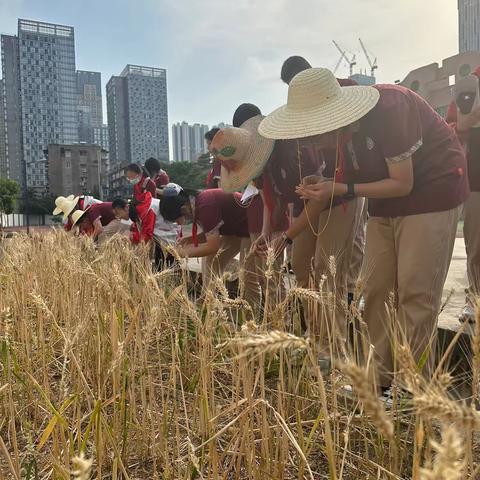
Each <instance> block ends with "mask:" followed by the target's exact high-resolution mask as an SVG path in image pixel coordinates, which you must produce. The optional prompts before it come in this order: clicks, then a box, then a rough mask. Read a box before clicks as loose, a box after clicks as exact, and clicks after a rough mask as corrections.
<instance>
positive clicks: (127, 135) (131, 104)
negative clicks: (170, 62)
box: [107, 65, 169, 168]
mask: <svg viewBox="0 0 480 480" xmlns="http://www.w3.org/2000/svg"><path fill="white" fill-rule="evenodd" d="M107 115H108V131H109V144H110V148H109V152H110V163H111V165H112V168H116V167H118V166H119V165H120V164H122V163H124V162H127V163H132V162H137V163H143V162H144V161H145V160H146V159H147V158H149V157H155V158H158V159H159V160H168V159H169V145H168V107H167V72H166V70H165V69H161V68H153V67H143V66H138V65H127V66H126V67H125V68H124V70H123V71H122V73H121V74H120V75H119V76H114V77H112V78H111V79H110V80H109V82H108V83H107Z"/></svg>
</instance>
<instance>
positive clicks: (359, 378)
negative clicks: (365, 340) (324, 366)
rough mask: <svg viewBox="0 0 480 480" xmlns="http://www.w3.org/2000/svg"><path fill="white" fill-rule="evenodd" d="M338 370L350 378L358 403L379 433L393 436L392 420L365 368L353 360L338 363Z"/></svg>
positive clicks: (389, 436) (390, 437) (388, 436)
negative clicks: (341, 363)
mask: <svg viewBox="0 0 480 480" xmlns="http://www.w3.org/2000/svg"><path fill="white" fill-rule="evenodd" d="M340 370H341V371H342V372H343V373H344V374H345V375H346V376H347V377H348V379H349V380H350V382H351V384H352V387H353V390H354V392H355V393H356V394H357V396H358V399H359V401H360V403H361V404H362V405H363V408H364V409H365V412H366V413H367V414H368V415H369V418H370V420H371V421H372V422H373V423H374V425H375V426H376V427H377V429H378V431H379V433H381V434H382V435H384V436H385V437H386V438H389V439H392V438H393V431H394V429H393V422H392V420H391V419H390V418H389V417H388V416H387V413H386V411H385V408H384V406H383V404H382V403H381V401H380V399H379V398H378V396H377V395H376V392H375V389H374V388H373V384H372V382H371V379H370V377H369V375H368V372H367V370H366V369H365V368H362V367H359V366H358V365H356V364H355V363H353V362H348V363H344V364H343V365H340Z"/></svg>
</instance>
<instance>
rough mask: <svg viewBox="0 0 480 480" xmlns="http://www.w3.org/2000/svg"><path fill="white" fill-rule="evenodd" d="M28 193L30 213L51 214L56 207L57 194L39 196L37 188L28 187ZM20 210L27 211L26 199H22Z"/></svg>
mask: <svg viewBox="0 0 480 480" xmlns="http://www.w3.org/2000/svg"><path fill="white" fill-rule="evenodd" d="M27 195H28V213H29V214H30V215H50V214H51V213H52V211H53V209H54V208H55V196H52V195H45V196H39V195H38V193H36V192H35V190H33V189H31V188H29V189H27ZM20 212H21V213H27V206H26V205H25V200H24V199H22V203H21V205H20Z"/></svg>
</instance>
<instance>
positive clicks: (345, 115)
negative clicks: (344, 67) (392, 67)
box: [258, 68, 380, 140]
mask: <svg viewBox="0 0 480 480" xmlns="http://www.w3.org/2000/svg"><path fill="white" fill-rule="evenodd" d="M379 98H380V94H379V92H378V90H377V89H376V88H374V87H365V86H354V87H341V86H340V85H339V83H338V81H337V79H336V78H335V76H334V75H333V73H332V72H331V71H330V70H328V69H326V68H309V69H308V70H304V71H303V72H300V73H299V74H298V75H296V76H295V77H294V78H293V80H292V81H291V82H290V85H289V87H288V100H287V104H286V105H284V106H283V107H280V108H277V109H276V110H274V111H273V112H272V113H271V114H270V115H267V117H266V118H265V119H264V120H263V121H262V123H261V124H260V126H259V129H258V131H259V132H260V134H261V135H263V136H264V137H266V138H273V139H276V140H277V139H278V140H287V139H294V138H305V137H310V136H312V135H321V134H323V133H328V132H333V131H334V130H338V129H339V128H342V127H346V126H347V125H350V124H352V123H354V122H356V121H357V120H360V119H361V118H362V117H363V116H365V115H366V114H367V113H368V112H369V111H370V110H372V108H373V107H375V105H376V104H377V102H378V99H379Z"/></svg>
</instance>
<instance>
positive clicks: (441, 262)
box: [362, 208, 459, 387]
mask: <svg viewBox="0 0 480 480" xmlns="http://www.w3.org/2000/svg"><path fill="white" fill-rule="evenodd" d="M458 213H459V208H455V209H452V210H448V211H445V212H435V213H426V214H421V215H411V216H407V217H397V218H381V217H373V218H370V219H369V220H368V224H367V241H366V249H365V259H364V263H363V270H362V278H363V279H364V281H365V292H364V295H365V311H364V319H365V321H366V323H367V325H368V333H369V336H370V343H371V344H372V345H373V346H374V348H375V352H374V359H375V363H376V366H377V373H378V376H379V378H378V383H379V385H380V386H383V387H388V386H389V385H390V383H391V380H392V374H393V372H394V370H395V368H394V353H395V349H394V348H392V345H395V342H397V340H400V341H402V342H407V343H408V344H409V346H410V348H411V350H412V353H413V355H414V358H415V360H416V361H417V363H418V361H419V360H420V358H421V357H422V354H423V353H424V352H426V351H427V349H428V348H429V349H430V350H429V353H430V354H429V358H428V361H427V362H426V365H425V368H424V373H425V374H426V375H428V374H429V373H430V372H431V369H432V366H433V360H434V354H435V351H434V349H435V339H436V327H437V319H438V313H439V310H440V305H441V300H442V293H443V286H444V283H445V279H446V276H447V273H448V268H449V265H450V260H451V258H452V252H453V246H454V243H455V234H456V225H457V221H458ZM391 292H394V294H395V295H394V298H393V301H394V303H395V304H396V321H393V319H394V318H395V314H394V315H393V316H392V315H391V312H389V308H388V304H389V301H390V300H389V298H391ZM390 310H391V309H390Z"/></svg>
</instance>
